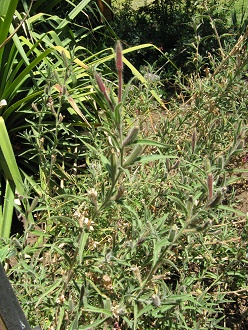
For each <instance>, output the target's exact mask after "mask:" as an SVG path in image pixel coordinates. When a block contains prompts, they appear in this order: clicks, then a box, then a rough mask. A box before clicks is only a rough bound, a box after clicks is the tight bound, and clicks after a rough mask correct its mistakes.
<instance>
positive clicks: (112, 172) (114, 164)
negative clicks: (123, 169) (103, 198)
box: [110, 152, 117, 182]
mask: <svg viewBox="0 0 248 330" xmlns="http://www.w3.org/2000/svg"><path fill="white" fill-rule="evenodd" d="M110 164H111V168H110V176H111V180H112V182H114V180H115V177H116V170H117V162H116V155H115V153H114V152H112V153H111V156H110Z"/></svg>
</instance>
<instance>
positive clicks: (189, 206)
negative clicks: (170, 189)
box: [186, 195, 194, 218]
mask: <svg viewBox="0 0 248 330" xmlns="http://www.w3.org/2000/svg"><path fill="white" fill-rule="evenodd" d="M193 204H194V200H193V196H192V195H189V198H188V200H187V202H186V208H187V212H188V218H190V217H191V215H192V210H193Z"/></svg>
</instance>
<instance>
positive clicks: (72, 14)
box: [57, 0, 91, 30]
mask: <svg viewBox="0 0 248 330" xmlns="http://www.w3.org/2000/svg"><path fill="white" fill-rule="evenodd" d="M90 1H91V0H82V1H81V2H79V4H78V5H77V6H76V7H75V8H74V9H73V10H72V11H71V12H70V13H69V14H68V17H66V18H65V19H64V20H63V21H62V22H61V23H60V24H59V26H58V27H57V29H58V30H60V29H63V27H65V26H66V25H67V24H69V23H70V21H71V20H73V19H74V18H75V17H76V16H77V15H78V14H79V13H80V12H81V11H82V10H83V9H84V8H85V7H86V6H87V5H88V3H89V2H90Z"/></svg>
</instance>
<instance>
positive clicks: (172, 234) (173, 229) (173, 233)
mask: <svg viewBox="0 0 248 330" xmlns="http://www.w3.org/2000/svg"><path fill="white" fill-rule="evenodd" d="M177 232H178V228H177V225H173V226H172V227H171V229H170V232H169V237H168V241H169V242H171V243H172V242H174V239H175V237H176V234H177Z"/></svg>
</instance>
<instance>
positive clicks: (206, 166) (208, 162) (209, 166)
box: [205, 158, 211, 172]
mask: <svg viewBox="0 0 248 330" xmlns="http://www.w3.org/2000/svg"><path fill="white" fill-rule="evenodd" d="M210 170H211V163H210V160H209V159H208V158H206V160H205V171H206V172H209V171H210Z"/></svg>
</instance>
